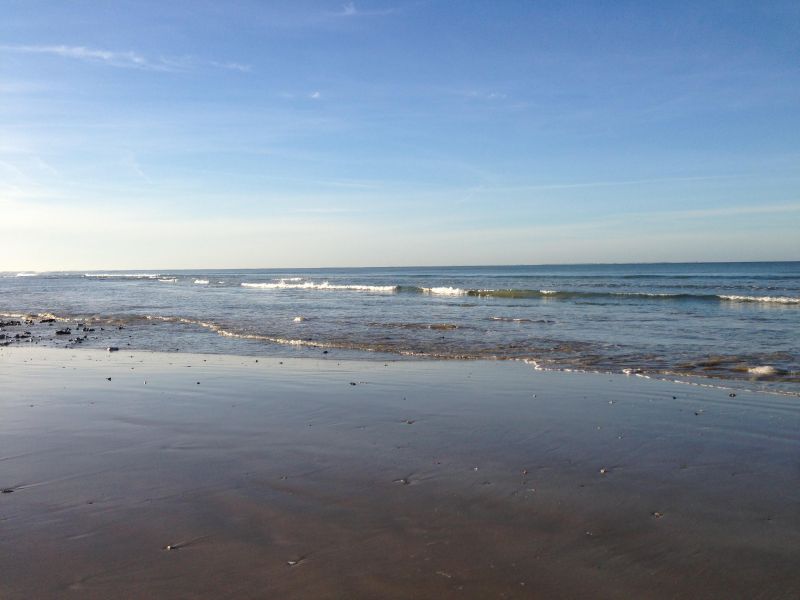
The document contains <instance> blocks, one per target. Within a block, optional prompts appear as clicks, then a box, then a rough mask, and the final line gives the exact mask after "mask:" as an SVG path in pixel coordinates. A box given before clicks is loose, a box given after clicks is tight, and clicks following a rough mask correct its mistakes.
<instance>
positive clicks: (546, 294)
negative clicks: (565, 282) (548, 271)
mask: <svg viewBox="0 0 800 600" xmlns="http://www.w3.org/2000/svg"><path fill="white" fill-rule="evenodd" d="M539 293H540V294H544V295H545V296H549V295H550V294H557V293H558V290H539Z"/></svg>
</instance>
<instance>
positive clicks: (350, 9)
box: [333, 2, 396, 17]
mask: <svg viewBox="0 0 800 600" xmlns="http://www.w3.org/2000/svg"><path fill="white" fill-rule="evenodd" d="M394 12H396V11H395V10H394V9H391V8H387V9H383V10H360V9H358V8H356V3H355V2H347V3H345V4H343V5H342V9H341V10H340V11H339V12H337V13H333V15H334V16H336V17H369V16H380V15H390V14H392V13H394Z"/></svg>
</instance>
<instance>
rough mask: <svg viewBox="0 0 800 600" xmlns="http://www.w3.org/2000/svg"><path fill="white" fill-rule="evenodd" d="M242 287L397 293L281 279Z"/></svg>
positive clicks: (381, 288) (384, 287)
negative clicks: (289, 281)
mask: <svg viewBox="0 0 800 600" xmlns="http://www.w3.org/2000/svg"><path fill="white" fill-rule="evenodd" d="M242 287H248V288H259V289H266V290H329V291H336V290H345V291H356V292H384V293H385V292H395V291H397V286H396V285H359V284H335V283H329V282H327V281H323V282H322V283H314V282H313V281H305V282H303V283H288V282H287V280H285V279H281V280H280V281H278V282H277V283H243V284H242Z"/></svg>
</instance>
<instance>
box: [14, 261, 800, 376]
mask: <svg viewBox="0 0 800 600" xmlns="http://www.w3.org/2000/svg"><path fill="white" fill-rule="evenodd" d="M0 312H3V313H4V314H5V315H6V317H4V318H5V319H6V320H8V319H10V318H12V317H13V316H15V315H18V316H19V317H20V318H21V317H22V316H25V315H36V318H35V321H37V322H38V321H39V320H41V315H51V314H52V315H53V316H55V317H57V318H58V319H59V321H57V322H55V323H53V324H50V325H48V327H47V328H44V327H39V326H37V328H36V331H31V333H32V337H31V338H29V339H23V340H21V341H17V340H14V341H12V343H14V344H17V343H25V342H26V341H28V342H29V341H31V340H32V341H35V342H38V343H40V344H45V345H70V344H73V345H75V344H78V343H80V344H81V345H85V346H90V347H91V346H94V347H104V346H106V345H112V344H119V345H124V346H126V347H127V346H130V347H133V348H142V349H150V350H170V349H172V350H174V349H179V350H181V351H190V352H212V353H239V354H251V355H277V356H304V355H318V354H319V353H320V352H323V351H325V350H327V351H328V352H330V353H333V354H335V355H337V356H343V357H349V358H367V359H369V358H378V359H385V358H387V357H391V356H395V357H400V356H421V357H426V356H429V357H437V358H500V359H526V360H529V361H531V362H534V363H535V364H536V365H538V366H540V367H542V368H557V369H581V370H593V371H612V372H639V373H644V374H653V375H661V376H673V375H681V376H682V375H692V376H702V377H713V378H726V379H739V380H751V381H752V382H754V383H756V384H758V385H759V386H764V387H771V388H774V389H780V390H784V391H793V392H797V391H800V366H798V365H800V349H799V348H798V346H799V344H798V340H800V263H799V262H779V263H705V264H704V263H692V264H653V265H566V266H563V265H562V266H509V267H435V268H434V267H430V268H370V269H298V270H246V271H233V270H194V271H148V272H144V271H128V272H104V273H101V272H93V273H83V272H80V273H39V274H31V273H24V274H22V273H19V274H18V273H5V274H3V276H2V277H0ZM62 320H63V321H62ZM79 322H84V323H87V326H89V327H90V328H93V329H95V332H89V333H83V332H78V331H77V330H75V331H72V332H71V333H72V335H69V336H55V335H54V331H55V329H57V328H58V327H64V326H70V327H71V328H74V326H75V325H76V324H77V323H79ZM120 326H122V327H124V329H118V328H119V327H120ZM100 327H103V331H102V332H101V331H100ZM18 329H26V328H25V327H24V326H22V327H21V328H18ZM28 329H30V327H29V328H28ZM6 330H7V333H11V332H16V331H17V329H15V328H13V327H12V328H8V327H7V328H6ZM83 335H87V336H88V337H87V338H86V339H85V340H84V341H81V342H76V341H75V339H76V338H77V337H82V336H83ZM0 341H2V340H0ZM6 341H7V340H6Z"/></svg>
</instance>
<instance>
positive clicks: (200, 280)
mask: <svg viewBox="0 0 800 600" xmlns="http://www.w3.org/2000/svg"><path fill="white" fill-rule="evenodd" d="M194 282H195V283H196V284H197V285H208V279H195V280H194Z"/></svg>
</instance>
